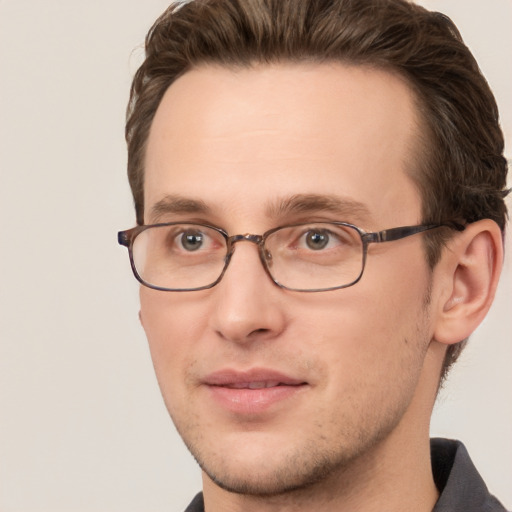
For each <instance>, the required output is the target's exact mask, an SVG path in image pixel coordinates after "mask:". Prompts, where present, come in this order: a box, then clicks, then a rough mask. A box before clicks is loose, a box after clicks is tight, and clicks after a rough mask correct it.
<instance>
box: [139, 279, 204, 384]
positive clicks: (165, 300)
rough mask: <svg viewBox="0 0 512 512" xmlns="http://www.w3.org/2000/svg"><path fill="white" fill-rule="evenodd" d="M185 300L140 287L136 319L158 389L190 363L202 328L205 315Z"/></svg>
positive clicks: (180, 373)
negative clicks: (144, 340)
mask: <svg viewBox="0 0 512 512" xmlns="http://www.w3.org/2000/svg"><path fill="white" fill-rule="evenodd" d="M180 299H182V300H180ZM187 302H189V301H187V298H184V297H183V298H182V297H181V296H178V295H177V294H172V293H166V292H160V291H156V290H150V289H149V288H145V287H142V288H141V290H140V319H141V323H142V326H143V328H144V331H145V333H146V337H147V339H148V343H149V349H150V352H151V358H152V360H153V365H154V367H155V371H156V375H157V378H158V381H159V383H160V386H161V387H162V386H163V387H162V391H164V388H165V387H167V385H168V382H169V381H176V382H178V381H179V378H180V377H181V375H182V373H183V370H184V369H185V368H186V367H187V366H188V365H190V364H191V362H192V360H193V350H195V347H196V345H197V340H199V339H201V332H202V331H203V330H204V322H203V320H205V319H206V318H207V315H205V314H202V313H201V312H200V311H199V309H200V307H199V304H196V305H195V306H194V304H188V303H187ZM196 302H197V301H196Z"/></svg>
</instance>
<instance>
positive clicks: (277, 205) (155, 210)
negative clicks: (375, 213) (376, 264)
mask: <svg viewBox="0 0 512 512" xmlns="http://www.w3.org/2000/svg"><path fill="white" fill-rule="evenodd" d="M211 211H212V210H211V208H210V207H209V206H208V205H207V204H206V203H205V202H204V201H202V200H200V199H193V198H190V197H184V196H180V195H177V194H168V195H166V196H164V197H163V198H162V199H160V200H159V201H158V202H156V203H155V204H154V205H153V206H152V207H151V209H150V212H149V218H150V221H151V222H153V223H156V222H159V221H160V220H161V219H162V218H163V217H164V216H165V215H186V214H202V215H206V214H209V213H211ZM323 212H329V213H333V214H335V215H337V216H338V217H339V220H351V221H352V220H354V219H355V220H359V221H367V220H369V219H371V214H370V211H369V209H368V208H367V207H366V206H365V205H364V204H363V203H361V202H359V201H355V200H354V199H350V198H346V197H341V196H337V195H324V194H294V195H292V196H290V197H286V198H283V199H277V200H275V201H272V202H269V203H268V204H267V206H266V209H265V214H266V216H267V217H268V218H271V219H278V218H282V217H286V216H291V215H300V214H313V213H323Z"/></svg>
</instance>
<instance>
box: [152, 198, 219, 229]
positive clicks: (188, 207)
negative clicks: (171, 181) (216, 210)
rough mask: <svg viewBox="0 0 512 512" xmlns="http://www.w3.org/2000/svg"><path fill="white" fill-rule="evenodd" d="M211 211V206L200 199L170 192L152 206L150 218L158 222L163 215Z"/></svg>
mask: <svg viewBox="0 0 512 512" xmlns="http://www.w3.org/2000/svg"><path fill="white" fill-rule="evenodd" d="M209 212H210V208H209V207H208V206H207V204H206V203H205V202H204V201H201V200H200V199H192V198H189V197H183V196H179V195H175V194H168V195H166V196H165V197H163V198H162V199H160V201H158V202H156V203H155V204H154V205H153V206H152V207H151V210H150V212H149V218H150V220H151V222H158V221H159V220H160V219H161V218H162V217H163V216H165V215H169V214H174V215H180V214H187V213H194V214H197V213H200V214H207V213H209Z"/></svg>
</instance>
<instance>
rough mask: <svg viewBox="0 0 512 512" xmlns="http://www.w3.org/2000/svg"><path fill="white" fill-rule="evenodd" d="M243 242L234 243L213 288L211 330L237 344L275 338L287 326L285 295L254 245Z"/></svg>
mask: <svg viewBox="0 0 512 512" xmlns="http://www.w3.org/2000/svg"><path fill="white" fill-rule="evenodd" d="M246 241H247V242H250V240H241V241H240V243H237V244H236V246H235V248H234V251H233V254H232V257H231V261H230V263H229V266H228V268H227V270H226V273H225V274H224V276H223V278H222V280H221V281H220V283H219V284H217V286H215V287H214V288H213V289H212V300H213V301H214V307H213V314H212V316H211V319H210V322H211V325H212V328H213V329H214V330H215V332H216V333H217V335H218V336H220V337H221V338H223V339H225V340H229V341H232V342H235V343H239V344H244V343H248V342H254V341H256V340H260V341H262V340H271V339H274V338H276V337H277V336H279V335H280V334H281V333H282V332H283V330H284V329H285V326H286V315H285V308H284V305H285V304H284V299H285V295H286V293H285V292H284V291H283V290H281V289H280V288H278V287H277V286H276V285H275V284H274V283H273V282H272V280H271V279H270V277H269V276H268V274H267V273H266V271H265V269H264V268H263V265H262V264H261V261H260V257H259V254H258V248H257V246H256V245H255V244H254V243H245V242H246Z"/></svg>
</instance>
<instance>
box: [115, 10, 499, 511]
mask: <svg viewBox="0 0 512 512" xmlns="http://www.w3.org/2000/svg"><path fill="white" fill-rule="evenodd" d="M126 130H127V141H128V153H129V161H128V168H129V169H128V172H129V178H130V184H131V187H132V191H133V194H134V199H135V207H136V214H137V223H138V226H137V227H136V228H134V229H132V230H128V231H124V232H121V233H120V234H119V241H120V243H122V244H124V245H126V246H128V247H129V249H130V257H131V263H132V268H133V270H134V273H135V276H136V277H137V279H139V281H140V282H141V283H142V285H143V286H141V289H140V300H141V310H140V319H141V322H142V325H143V327H144V329H145V332H146V334H147V337H148V341H149V346H150V350H151V355H152V359H153V363H154V366H155V370H156V374H157V378H158V381H159V385H160V388H161V390H162V394H163V397H164V400H165V403H166V405H167V408H168V410H169V413H170V415H171V417H172V419H173V421H174V423H175V425H176V427H177V429H178V431H179V433H180V434H181V436H182V438H183V440H184V442H185V443H186V445H187V446H188V448H189V450H190V451H191V453H192V454H193V456H194V457H195V458H196V460H197V461H198V463H199V465H200V466H201V469H202V471H203V493H202V494H200V495H198V496H197V497H196V498H195V499H194V501H193V502H192V503H191V505H190V507H189V508H188V509H187V510H190V511H199V510H206V511H208V512H217V511H224V510H229V511H233V510H240V511H241V510H244V511H247V510H258V511H261V510H263V511H265V510H293V511H297V510H299V511H300V510H315V511H323V510H350V511H359V510H360V511H370V510H379V511H382V510H393V511H401V510H404V511H406V510H407V511H410V510H415V511H430V510H435V511H436V512H439V511H448V510H450V511H452V510H492V511H498V510H504V508H503V507H502V505H501V504H500V503H499V502H498V501H497V500H496V499H495V498H494V497H492V496H491V495H490V494H489V493H488V492H487V489H486V488H485V485H484V483H483V482H482V481H481V479H480V477H479V475H478V473H477V471H476V469H475V468H474V467H473V465H472V463H471V461H470V459H469V456H468V454H467V452H466V450H465V448H464V447H463V445H461V444H460V443H457V442H452V441H447V440H434V441H432V442H430V440H429V420H430V415H431V412H432V407H433V404H434V401H435V397H436V394H437V391H438V388H439V386H440V383H441V381H442V379H443V378H444V376H445V375H446V372H447V371H448V369H449V367H450V365H451V364H452V363H453V362H454V361H455V360H456V358H457V355H458V354H459V352H460V350H461V349H462V346H463V345H464V343H465V340H467V338H468V336H469V335H470V334H471V333H472V332H473V331H474V330H475V328H476V327H477V326H478V324H479V323H480V322H481V321H482V319H483V318H484V316H485V314H486V313H487V311H488V309H489V307H490V305H491V302H492V299H493V296H494V292H495V290H496V286H497V282H498V279H499V274H500V269H501V265H502V259H503V234H504V229H505V221H506V207H505V205H504V201H503V199H504V197H505V195H506V173H507V165H506V161H505V159H504V157H503V136H502V133H501V130H500V128H499V125H498V113H497V108H496V105H495V102H494V98H493V96H492V93H491V91H490V90H489V88H488V85H487V83H486V82H485V79H484V78H483V77H482V76H481V74H480V72H479V70H478V67H477V65H476V63H475V61H474V59H473V57H472V56H471V54H470V53H469V51H468V49H467V48H466V47H465V46H464V45H463V43H462V41H461V39H460V36H459V35H458V32H457V29H456V28H455V27H454V25H453V24H452V23H451V21H450V20H449V19H447V18H446V17H444V16H443V15H440V14H437V13H430V12H428V11H426V10H424V9H423V8H420V7H418V6H416V5H414V4H410V3H407V2H405V1H403V0H358V1H353V0H330V1H305V0H287V1H286V2H283V1H282V0H196V1H192V2H189V3H186V4H185V5H178V6H171V7H170V8H169V9H168V10H167V11H166V12H165V13H164V14H163V15H162V16H161V18H160V19H159V20H158V21H157V22H156V23H155V25H154V26H153V28H152V29H151V31H150V33H149V34H148V38H147V41H146V60H145V62H144V63H143V64H142V66H141V68H140V69H139V70H138V72H137V74H136V76H135V79H134V82H133V85H132V91H131V99H130V104H129V108H128V120H127V128H126Z"/></svg>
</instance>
